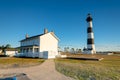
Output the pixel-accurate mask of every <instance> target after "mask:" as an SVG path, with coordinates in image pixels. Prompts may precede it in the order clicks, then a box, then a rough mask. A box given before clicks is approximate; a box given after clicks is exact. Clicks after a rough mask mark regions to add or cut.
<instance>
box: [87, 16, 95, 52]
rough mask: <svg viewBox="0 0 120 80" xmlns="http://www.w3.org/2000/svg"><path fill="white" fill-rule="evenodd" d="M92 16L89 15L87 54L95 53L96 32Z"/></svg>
mask: <svg viewBox="0 0 120 80" xmlns="http://www.w3.org/2000/svg"><path fill="white" fill-rule="evenodd" d="M92 20H93V19H92V17H91V15H90V14H88V15H87V19H86V21H87V23H88V28H87V51H86V53H87V54H95V53H96V50H95V44H94V33H93V30H92V27H93V26H92Z"/></svg>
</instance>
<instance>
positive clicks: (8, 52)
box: [4, 48, 18, 57]
mask: <svg viewBox="0 0 120 80" xmlns="http://www.w3.org/2000/svg"><path fill="white" fill-rule="evenodd" d="M17 53H18V50H17V49H14V48H9V49H5V51H4V55H7V56H10V57H13V56H16V54H17Z"/></svg>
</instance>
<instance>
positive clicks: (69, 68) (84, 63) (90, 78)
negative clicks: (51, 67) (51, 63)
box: [55, 55, 120, 80]
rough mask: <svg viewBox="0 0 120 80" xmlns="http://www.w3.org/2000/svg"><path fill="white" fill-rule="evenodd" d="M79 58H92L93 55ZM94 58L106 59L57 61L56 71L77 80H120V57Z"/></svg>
mask: <svg viewBox="0 0 120 80" xmlns="http://www.w3.org/2000/svg"><path fill="white" fill-rule="evenodd" d="M77 56H85V57H86V56H88V57H90V56H91V55H77ZM92 56H94V57H102V58H104V59H103V60H102V61H89V60H74V59H55V64H56V69H57V70H58V71H59V72H61V73H63V74H65V75H66V76H70V77H73V78H75V79H76V80H120V56H116V55H111V56H108V55H92ZM92 56H91V57H92Z"/></svg>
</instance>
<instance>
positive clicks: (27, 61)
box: [0, 57, 44, 69]
mask: <svg viewBox="0 0 120 80" xmlns="http://www.w3.org/2000/svg"><path fill="white" fill-rule="evenodd" d="M43 62H44V59H33V58H10V57H9V58H0V68H2V69H5V68H18V67H29V66H35V65H39V64H41V63H43Z"/></svg>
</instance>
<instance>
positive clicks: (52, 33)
mask: <svg viewBox="0 0 120 80" xmlns="http://www.w3.org/2000/svg"><path fill="white" fill-rule="evenodd" d="M49 33H50V34H51V35H52V36H53V37H55V38H56V39H57V40H59V39H58V38H57V36H56V35H55V34H54V32H49ZM46 34H48V33H46ZM43 35H45V34H39V35H35V36H31V37H28V38H26V39H23V40H21V41H20V42H22V41H26V40H29V39H33V38H36V37H39V36H43Z"/></svg>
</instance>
